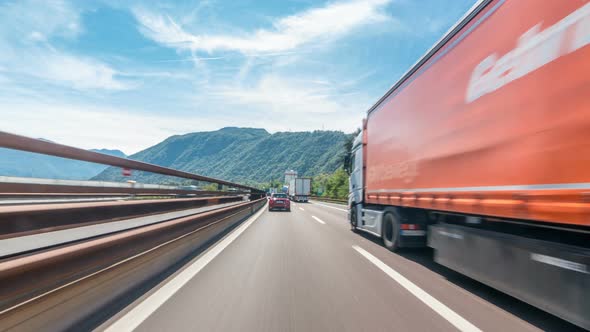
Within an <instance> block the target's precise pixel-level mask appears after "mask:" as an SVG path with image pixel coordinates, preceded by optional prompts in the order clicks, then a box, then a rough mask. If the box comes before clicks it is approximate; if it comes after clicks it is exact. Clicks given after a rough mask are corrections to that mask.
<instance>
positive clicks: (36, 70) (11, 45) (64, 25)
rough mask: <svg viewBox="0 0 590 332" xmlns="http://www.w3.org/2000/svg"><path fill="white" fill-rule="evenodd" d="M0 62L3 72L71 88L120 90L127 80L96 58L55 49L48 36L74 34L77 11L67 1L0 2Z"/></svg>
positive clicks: (75, 31) (77, 20)
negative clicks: (120, 77) (123, 79)
mask: <svg viewBox="0 0 590 332" xmlns="http://www.w3.org/2000/svg"><path fill="white" fill-rule="evenodd" d="M0 21H1V22H3V25H2V29H0V50H2V51H0V65H3V66H4V67H6V68H7V69H6V70H5V75H11V76H14V75H25V76H30V77H34V78H37V79H39V78H40V79H44V80H45V81H47V82H48V83H52V84H59V85H64V86H68V87H71V88H74V89H79V90H82V89H105V90H121V89H126V88H129V87H130V84H129V83H127V82H124V81H122V80H120V79H118V78H117V74H118V72H117V70H115V69H114V68H112V67H111V66H109V65H107V64H105V63H102V62H100V61H98V60H95V59H92V58H89V57H84V56H79V55H74V54H71V53H67V52H64V51H61V50H58V49H55V48H54V47H53V46H52V45H51V43H50V39H51V37H55V36H59V37H62V38H64V37H65V38H75V37H77V36H78V35H79V34H80V33H81V32H82V27H81V24H80V13H79V11H78V10H76V9H75V8H74V7H73V6H72V5H71V4H70V3H68V2H65V1H61V0H53V1H40V0H28V1H17V2H11V3H5V4H2V5H0Z"/></svg>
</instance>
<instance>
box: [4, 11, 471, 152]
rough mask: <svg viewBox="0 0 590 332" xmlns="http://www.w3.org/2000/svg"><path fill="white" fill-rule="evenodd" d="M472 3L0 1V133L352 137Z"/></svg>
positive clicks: (115, 143) (88, 144)
mask: <svg viewBox="0 0 590 332" xmlns="http://www.w3.org/2000/svg"><path fill="white" fill-rule="evenodd" d="M474 2H475V0H461V1H453V2H452V3H448V4H445V3H441V2H439V1H436V0H428V1H422V2H419V3H417V2H411V1H405V0H404V1H400V0H370V1H363V0H340V1H313V2H310V1H300V0H290V1H284V2H280V3H274V2H268V1H260V2H258V3H256V4H253V6H252V7H251V8H248V9H245V8H244V7H243V6H241V5H240V3H237V2H232V1H221V0H219V1H199V2H196V3H194V2H187V1H184V0H178V1H173V2H170V3H167V4H162V3H159V4H153V3H151V2H145V1H141V0H139V1H134V2H133V3H124V4H120V3H117V2H113V1H110V0H97V1H93V2H83V3H80V2H73V1H67V0H58V1H54V2H47V3H46V2H41V1H35V0H26V1H18V2H17V1H8V2H4V3H3V4H0V17H1V18H2V20H3V22H5V23H6V24H4V25H3V26H2V27H0V50H2V52H0V106H1V108H2V111H0V114H1V115H2V116H3V117H4V118H5V119H10V121H9V122H8V121H7V122H6V123H3V125H2V126H0V130H3V131H8V132H13V133H16V134H20V135H25V136H29V137H44V138H46V139H48V140H51V141H55V142H59V143H61V144H66V145H72V146H76V147H80V148H84V149H91V148H95V149H118V150H121V151H123V152H124V153H125V154H127V155H131V154H134V153H137V152H139V151H142V150H145V149H146V148H148V147H151V146H153V145H155V144H157V143H159V142H161V141H163V140H164V139H166V138H168V137H171V136H174V135H183V134H187V133H192V132H202V131H215V130H216V128H223V127H242V126H245V127H250V128H264V129H265V130H267V131H268V132H269V133H276V132H289V131H291V132H299V131H314V130H336V131H342V132H345V133H350V132H353V131H354V130H356V128H358V127H360V125H361V119H362V118H363V117H364V116H365V115H366V111H367V110H368V109H369V107H371V106H372V105H373V104H374V103H375V102H376V101H377V100H378V99H379V98H380V97H381V96H382V95H383V94H385V93H386V91H387V90H388V89H389V88H390V87H391V86H392V85H393V84H394V83H395V82H396V81H397V80H398V79H399V77H401V75H402V74H403V73H405V72H406V71H407V70H408V69H409V68H410V66H411V65H412V64H413V63H415V62H416V60H417V59H419V58H420V57H421V56H422V55H423V54H424V53H425V52H426V51H427V50H428V49H429V48H430V47H431V46H432V45H433V43H434V42H436V41H437V40H438V39H439V38H440V37H441V36H442V35H443V34H444V33H445V32H446V31H447V30H448V29H449V27H451V26H452V25H453V24H454V23H455V22H456V21H457V20H458V19H459V18H460V17H461V16H462V15H463V14H464V13H465V12H466V11H467V10H468V9H469V8H470V7H471V6H472V5H473V3H474Z"/></svg>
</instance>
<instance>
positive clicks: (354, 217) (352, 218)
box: [350, 206, 358, 233]
mask: <svg viewBox="0 0 590 332" xmlns="http://www.w3.org/2000/svg"><path fill="white" fill-rule="evenodd" d="M357 217H358V215H357V213H356V206H353V207H352V208H351V209H350V230H351V231H353V232H355V233H356V232H357V231H358V229H357V228H356V227H357V226H358V220H357Z"/></svg>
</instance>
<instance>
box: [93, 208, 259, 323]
mask: <svg viewBox="0 0 590 332" xmlns="http://www.w3.org/2000/svg"><path fill="white" fill-rule="evenodd" d="M264 211H266V209H265V208H264V207H263V208H261V209H260V210H259V211H258V212H257V213H256V214H255V215H253V216H251V217H250V218H248V220H246V221H245V222H244V223H243V224H242V225H240V227H238V228H237V229H236V230H234V231H233V232H231V233H230V234H229V235H227V236H226V237H225V238H223V240H221V241H220V242H218V243H217V244H216V245H215V246H213V247H212V248H211V249H209V251H207V252H206V253H205V254H204V255H202V256H201V257H199V258H197V260H196V261H194V262H193V263H192V264H191V265H190V266H188V267H187V268H186V269H185V270H183V271H182V272H180V273H179V274H178V275H176V277H174V278H173V279H171V280H170V281H168V282H167V283H166V284H165V285H163V286H162V287H161V288H160V289H158V290H157V291H155V292H154V293H153V294H151V295H150V296H149V297H147V298H145V299H144V300H143V301H142V302H140V303H139V304H138V305H137V306H135V307H134V308H133V309H131V310H130V311H129V312H127V313H126V314H125V315H124V316H122V317H120V318H119V319H117V320H116V321H115V322H114V323H113V324H111V325H110V326H109V327H108V328H106V329H105V331H106V332H117V331H133V330H134V329H136V328H137V327H138V326H139V325H140V324H141V323H143V321H145V320H146V319H147V318H148V317H149V316H150V315H151V314H152V313H154V312H155V311H156V310H158V308H159V307H160V306H161V305H162V304H164V302H166V301H167V300H168V299H170V298H171V297H172V296H174V294H176V292H178V291H179V290H180V289H181V288H182V287H183V286H184V285H185V284H186V283H188V282H189V281H190V280H191V279H192V278H194V277H195V276H196V275H197V273H199V272H200V271H201V270H202V269H203V268H204V267H205V266H207V264H209V263H210V262H211V261H212V260H213V259H214V258H215V257H217V255H219V254H220V253H221V252H222V251H223V250H224V249H225V248H227V246H229V245H230V244H231V243H232V242H233V241H234V240H235V239H237V238H238V236H240V235H241V234H242V233H243V232H244V231H245V230H246V229H247V228H248V227H250V225H252V223H254V221H256V219H258V217H260V215H261V214H262V213H263V212H264Z"/></svg>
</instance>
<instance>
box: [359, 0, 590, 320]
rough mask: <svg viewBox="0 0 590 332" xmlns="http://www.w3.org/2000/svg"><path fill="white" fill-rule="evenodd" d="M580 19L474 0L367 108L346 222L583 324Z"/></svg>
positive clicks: (589, 129)
mask: <svg viewBox="0 0 590 332" xmlns="http://www.w3.org/2000/svg"><path fill="white" fill-rule="evenodd" d="M508 22H510V23H508ZM589 22H590V3H588V2H587V1H536V0H519V1H501V0H492V1H489V0H487V1H486V0H483V1H479V2H478V4H477V5H476V6H474V8H473V10H471V11H470V12H469V13H468V14H466V15H465V16H464V18H463V19H462V20H460V21H459V22H458V23H457V25H456V26H455V27H453V28H452V29H451V30H450V31H449V32H448V33H447V35H445V36H444V37H443V38H442V39H441V40H440V42H438V43H437V44H436V45H435V46H434V47H433V48H432V49H431V50H430V51H428V52H427V53H426V54H425V55H424V57H422V58H421V59H420V60H419V61H418V62H417V63H416V64H415V65H414V66H413V67H412V68H411V69H410V70H409V71H408V72H407V73H406V74H405V75H404V76H402V78H401V79H400V80H399V81H398V82H397V83H396V84H394V86H393V87H392V88H391V89H390V90H389V91H388V92H387V93H386V94H385V95H384V96H383V97H381V99H380V100H378V101H377V103H376V104H375V105H374V106H372V107H371V108H370V109H369V111H368V113H367V119H366V121H364V123H363V129H362V132H361V133H360V134H359V136H358V137H357V138H356V140H355V141H354V143H353V147H352V152H351V156H352V158H351V165H352V167H351V168H352V169H351V176H350V188H349V200H348V201H349V203H348V204H349V220H350V224H351V228H352V229H353V230H354V231H357V230H362V231H364V232H367V233H370V234H373V235H376V236H378V237H381V238H382V239H383V243H384V244H385V246H386V247H387V248H389V249H390V250H392V251H394V250H397V249H398V248H400V247H423V246H430V247H432V248H434V259H435V261H436V262H438V263H440V264H442V265H444V266H446V267H448V268H451V269H453V270H456V271H458V272H460V273H462V274H465V275H467V276H469V277H471V278H473V279H475V280H478V281H480V282H482V283H484V284H487V285H489V286H491V287H494V288H496V289H498V290H500V291H503V292H505V293H508V294H510V295H512V296H514V297H515V298H518V299H520V300H522V301H525V302H527V303H529V304H531V305H534V306H536V307H538V308H541V309H542V310H545V311H547V312H550V313H552V314H554V315H556V316H559V317H561V318H563V319H565V320H567V321H570V322H572V323H574V324H577V325H579V326H581V327H584V328H586V329H590V296H588V295H590V242H589V241H588V240H589V239H590V196H589V193H590V171H589V170H590V158H589V156H590V145H589V144H588V142H590V85H588V82H590V70H588V68H589V67H588V64H589V63H590V46H588V43H590V38H588V36H590V24H589ZM583 68H586V69H583ZM360 282H363V281H360ZM582 294H585V295H582Z"/></svg>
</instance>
